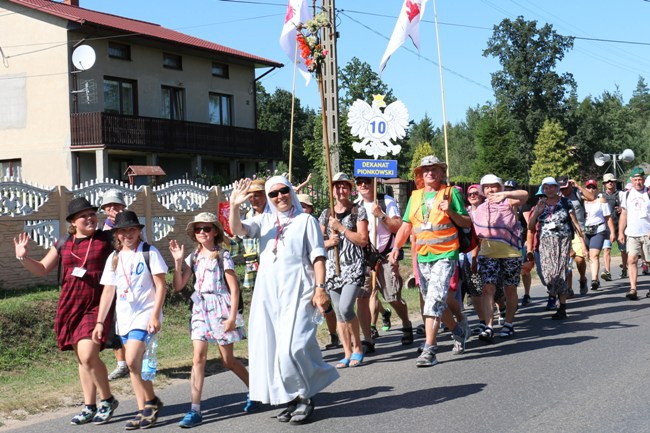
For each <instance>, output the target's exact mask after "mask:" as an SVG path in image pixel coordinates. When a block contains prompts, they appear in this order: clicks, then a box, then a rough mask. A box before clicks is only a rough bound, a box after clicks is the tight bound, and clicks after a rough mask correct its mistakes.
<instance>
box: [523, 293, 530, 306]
mask: <svg viewBox="0 0 650 433" xmlns="http://www.w3.org/2000/svg"><path fill="white" fill-rule="evenodd" d="M528 304H530V295H524V297H523V298H521V306H522V307H525V306H526V305H528Z"/></svg>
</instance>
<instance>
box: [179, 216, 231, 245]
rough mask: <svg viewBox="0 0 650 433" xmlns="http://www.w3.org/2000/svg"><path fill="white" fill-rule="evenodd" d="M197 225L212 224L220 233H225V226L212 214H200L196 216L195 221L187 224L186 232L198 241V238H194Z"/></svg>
mask: <svg viewBox="0 0 650 433" xmlns="http://www.w3.org/2000/svg"><path fill="white" fill-rule="evenodd" d="M196 223H210V224H212V225H214V226H215V227H216V228H217V230H218V231H220V232H221V233H223V226H222V225H221V223H220V222H219V218H217V216H216V215H215V214H213V213H212V212H201V213H199V214H196V215H195V216H194V219H193V220H192V221H190V222H189V223H187V227H185V232H186V233H187V235H188V236H189V237H191V238H192V239H193V240H196V237H195V236H194V224H196Z"/></svg>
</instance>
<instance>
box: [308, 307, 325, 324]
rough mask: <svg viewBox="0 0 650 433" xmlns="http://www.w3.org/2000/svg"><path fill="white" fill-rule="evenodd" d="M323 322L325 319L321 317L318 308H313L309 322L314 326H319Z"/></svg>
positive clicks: (321, 314)
mask: <svg viewBox="0 0 650 433" xmlns="http://www.w3.org/2000/svg"><path fill="white" fill-rule="evenodd" d="M324 320H325V318H324V317H323V313H321V312H320V310H319V309H318V308H314V312H313V313H312V315H311V322H312V323H313V324H314V325H315V326H320V325H321V324H322V323H323V321H324Z"/></svg>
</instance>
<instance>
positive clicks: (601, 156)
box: [594, 151, 631, 167]
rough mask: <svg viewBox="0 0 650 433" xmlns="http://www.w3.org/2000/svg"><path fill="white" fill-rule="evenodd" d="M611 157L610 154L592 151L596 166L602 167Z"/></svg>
mask: <svg viewBox="0 0 650 433" xmlns="http://www.w3.org/2000/svg"><path fill="white" fill-rule="evenodd" d="M630 152H631V151H630ZM611 159H612V157H611V156H609V155H607V154H606V153H603V152H596V153H594V162H595V163H596V165H597V166H598V167H602V166H603V165H605V163H606V162H609V161H610V160H611Z"/></svg>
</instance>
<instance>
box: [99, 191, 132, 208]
mask: <svg viewBox="0 0 650 433" xmlns="http://www.w3.org/2000/svg"><path fill="white" fill-rule="evenodd" d="M110 203H116V204H121V205H122V206H124V207H126V203H125V202H124V195H123V194H122V191H118V190H116V189H109V190H108V191H106V192H104V196H103V197H102V205H101V206H100V207H99V208H100V209H104V206H106V205H108V204H110Z"/></svg>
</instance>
